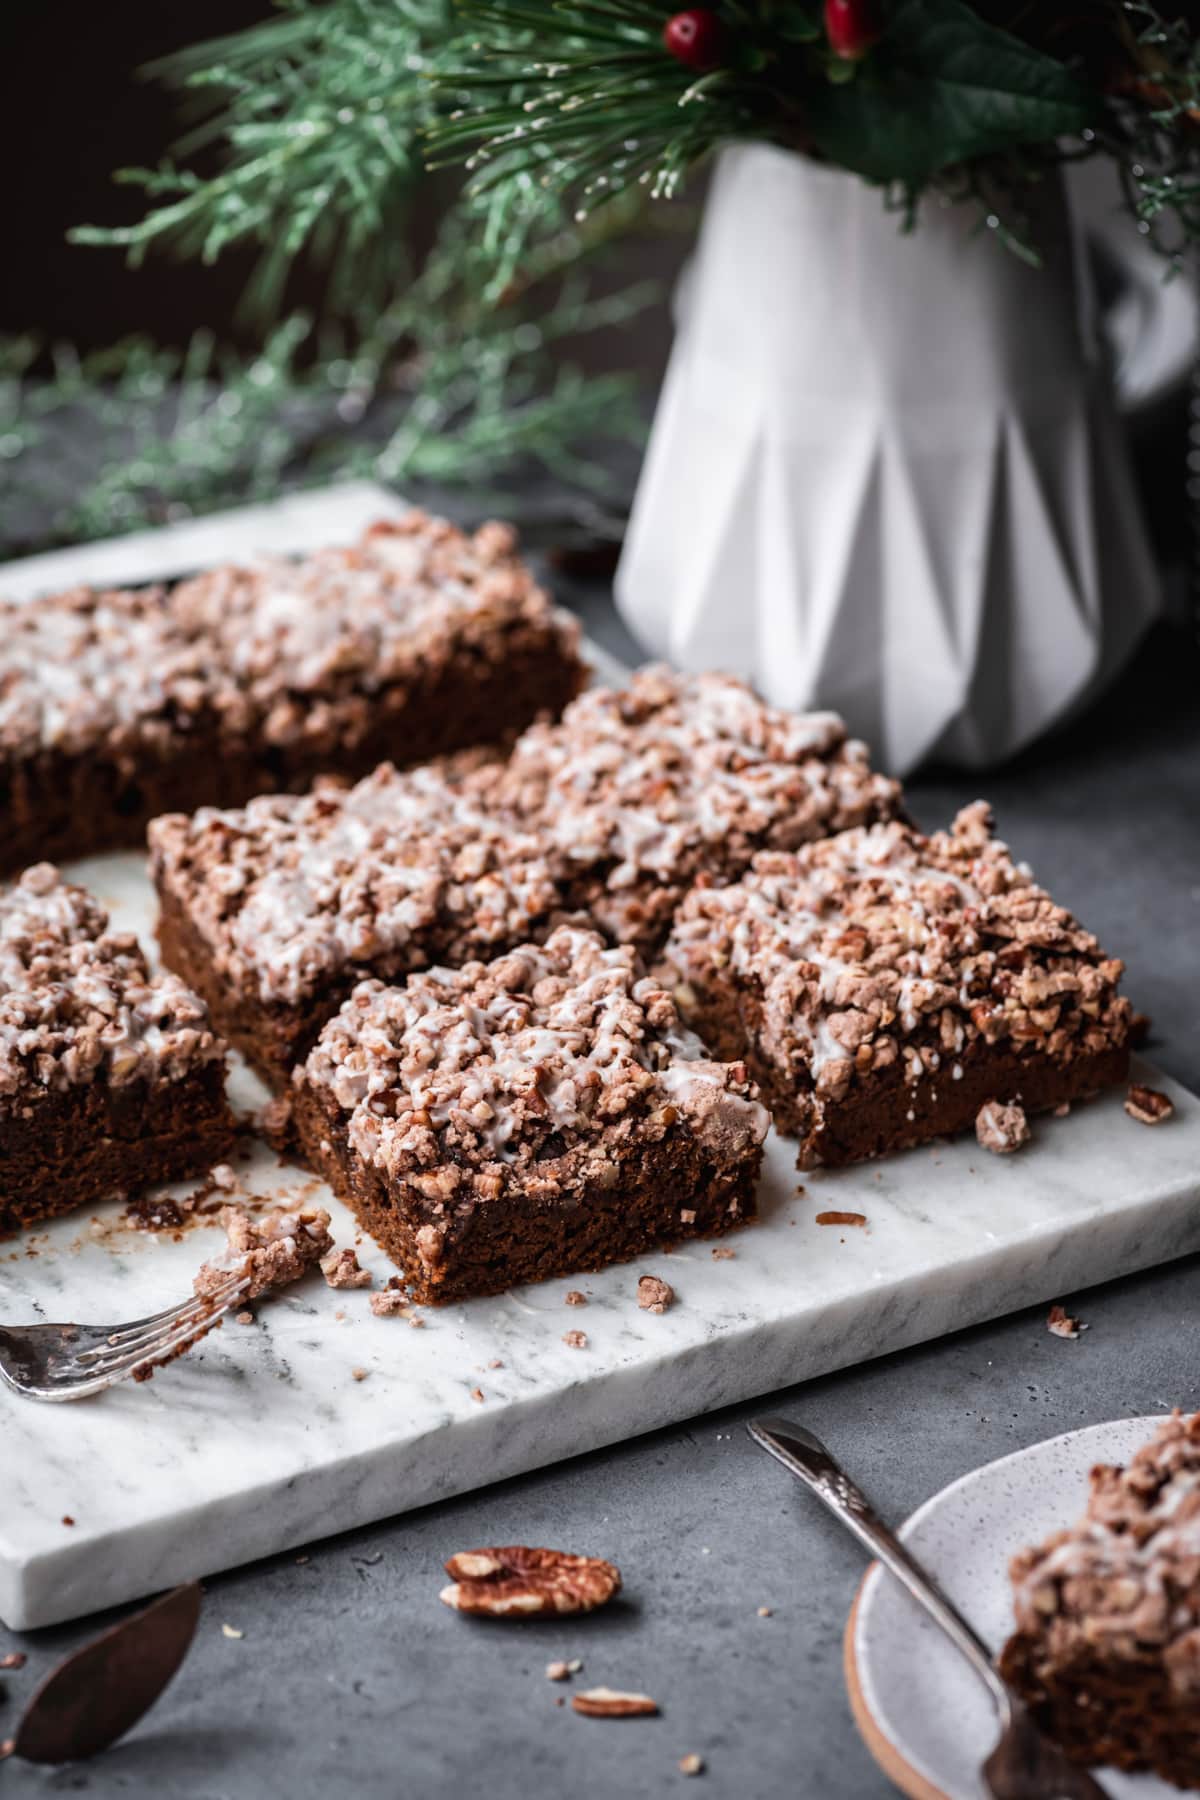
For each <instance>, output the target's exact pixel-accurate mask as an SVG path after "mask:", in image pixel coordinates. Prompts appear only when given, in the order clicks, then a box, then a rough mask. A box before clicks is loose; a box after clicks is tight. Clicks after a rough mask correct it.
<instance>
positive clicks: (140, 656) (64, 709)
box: [0, 512, 584, 869]
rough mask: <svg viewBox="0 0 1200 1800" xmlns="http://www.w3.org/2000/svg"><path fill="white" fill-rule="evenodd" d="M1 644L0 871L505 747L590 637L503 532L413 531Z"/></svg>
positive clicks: (14, 635)
mask: <svg viewBox="0 0 1200 1800" xmlns="http://www.w3.org/2000/svg"><path fill="white" fill-rule="evenodd" d="M2 587H3V574H2V572H0V589H2ZM0 633H2V636H3V643H4V658H3V668H2V669H0V868H3V869H14V868H20V867H21V866H22V865H23V864H25V863H28V862H34V861H37V860H38V859H39V858H41V857H45V856H82V855H86V854H87V853H88V852H89V851H91V850H97V849H113V848H117V847H119V846H121V845H138V844H140V843H141V842H142V839H143V837H144V834H145V827H146V824H147V821H148V820H149V819H151V818H153V817H154V816H155V814H157V813H163V812H172V811H185V812H191V811H193V810H194V809H195V808H196V807H198V806H202V805H213V806H236V805H240V804H241V803H242V802H243V801H245V800H248V799H249V798H250V797H251V796H252V795H254V794H260V793H266V792H273V791H276V790H281V789H282V790H289V791H294V792H299V791H302V790H303V789H304V788H306V787H308V786H309V785H310V784H311V782H312V780H313V778H314V776H315V775H317V774H320V773H330V774H335V773H336V774H339V775H343V776H349V777H353V776H357V775H363V774H366V773H367V772H368V771H369V770H370V769H373V768H374V767H375V765H376V764H377V763H378V762H381V761H382V760H384V758H388V759H390V760H391V761H393V762H397V763H407V762H417V761H423V760H424V759H426V758H427V757H431V756H435V755H439V754H443V753H445V752H448V751H452V750H455V749H458V748H460V747H462V746H464V745H468V744H481V743H485V742H491V741H493V740H500V739H509V738H511V737H512V736H514V735H515V734H516V732H518V731H519V730H520V729H521V728H522V727H523V726H525V725H527V724H528V723H529V722H530V720H531V719H533V718H535V717H537V715H538V714H539V713H542V712H546V713H557V712H558V711H559V710H560V709H561V707H562V706H563V705H564V704H565V703H566V701H567V700H569V699H570V698H571V696H572V694H574V693H576V692H577V691H578V689H579V687H580V686H581V684H582V681H583V676H584V669H583V665H582V664H581V662H580V659H579V648H578V645H579V632H578V627H577V626H576V625H575V624H574V622H573V621H571V620H570V618H569V617H568V616H567V615H566V614H564V613H562V612H560V611H558V610H557V609H556V608H555V607H553V606H552V605H551V603H550V601H549V599H548V597H547V596H546V594H545V593H544V592H543V591H542V590H541V589H540V588H539V587H538V585H537V583H536V582H535V581H534V578H533V576H532V574H531V573H530V571H529V569H528V568H527V567H526V565H525V564H524V562H523V561H522V560H521V558H520V557H519V555H518V554H517V546H516V534H515V533H514V532H513V531H512V529H511V528H510V527H508V526H506V525H499V524H490V525H484V526H481V527H480V529H479V530H478V531H476V532H474V533H473V534H470V535H468V534H466V533H464V532H461V531H459V530H457V529H456V528H455V527H454V526H453V525H449V524H447V523H446V521H445V520H442V519H434V518H431V517H430V516H429V515H428V514H426V513H422V512H412V513H409V514H408V515H407V516H406V517H404V518H403V519H401V520H400V521H399V522H397V523H383V524H379V525H375V526H373V527H372V528H371V529H370V530H368V531H367V532H365V533H364V534H363V536H362V537H361V538H360V540H359V542H358V543H357V544H354V545H351V546H348V547H339V548H330V549H325V550H318V551H316V552H314V553H312V554H310V555H307V556H303V557H297V558H287V557H278V556H275V557H260V558H257V559H256V560H254V561H252V562H249V563H246V564H244V565H230V566H227V567H224V568H218V569H213V570H210V571H208V572H207V573H205V574H202V575H197V576H196V577H194V578H193V579H191V580H188V581H183V582H180V583H179V584H178V585H177V586H175V587H172V588H165V587H161V586H159V587H152V588H144V589H140V590H129V591H126V590H107V591H102V590H97V589H91V588H76V589H72V590H71V591H70V592H68V593H62V594H52V595H47V596H45V597H43V598H39V599H35V600H32V601H29V602H24V603H18V602H15V601H4V600H2V599H0Z"/></svg>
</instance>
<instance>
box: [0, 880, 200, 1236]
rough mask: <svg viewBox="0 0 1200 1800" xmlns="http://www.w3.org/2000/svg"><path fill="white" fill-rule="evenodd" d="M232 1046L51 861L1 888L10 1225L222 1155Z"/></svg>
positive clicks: (2, 1106)
mask: <svg viewBox="0 0 1200 1800" xmlns="http://www.w3.org/2000/svg"><path fill="white" fill-rule="evenodd" d="M233 1132H234V1122H233V1117H232V1115H231V1113H230V1111H229V1108H228V1106H227V1104H226V1100H225V1046H224V1045H223V1044H222V1043H221V1041H220V1039H219V1038H217V1037H216V1036H214V1034H213V1032H212V1030H211V1029H210V1027H209V1019H208V1012H207V1009H206V1008H205V1006H204V1003H203V1002H202V1001H201V1000H199V999H198V998H197V996H196V995H195V994H193V993H192V992H191V991H190V990H189V989H188V988H186V987H185V986H184V984H183V983H182V981H180V980H178V979H177V977H175V976H174V975H164V976H158V977H155V976H151V974H150V971H149V968H148V967H147V964H146V959H145V957H144V955H143V954H142V951H141V949H140V947H139V945H138V943H137V940H136V939H135V938H133V937H132V936H130V935H129V934H128V933H126V932H114V931H110V930H109V926H108V915H107V914H106V913H105V911H104V908H103V907H102V906H101V905H100V904H99V902H98V901H96V900H94V899H93V898H92V896H91V895H90V894H89V893H87V892H86V891H85V889H83V888H80V887H72V886H71V885H69V884H68V883H67V882H65V881H64V880H63V879H62V877H61V876H60V875H59V873H58V871H57V870H56V869H55V868H53V867H51V865H50V864H48V863H40V864H37V865H35V867H33V868H31V869H27V870H26V871H25V873H24V874H23V875H22V876H21V878H20V880H19V881H18V882H16V884H15V885H14V886H12V887H10V888H8V889H6V890H4V891H3V892H0V1231H13V1230H16V1229H17V1228H18V1227H20V1226H23V1225H28V1224H31V1223H32V1222H33V1221H34V1220H37V1219H44V1218H50V1217H51V1216H52V1215H54V1214H56V1213H63V1212H68V1211H69V1210H70V1209H71V1208H72V1207H76V1206H82V1205H84V1204H85V1203H87V1202H89V1201H91V1202H95V1201H99V1200H103V1199H105V1198H107V1197H108V1196H109V1195H112V1194H116V1193H133V1192H136V1191H137V1190H138V1189H140V1188H143V1187H147V1186H149V1185H150V1184H151V1183H153V1182H156V1181H172V1180H175V1179H177V1178H179V1177H182V1176H185V1175H192V1174H196V1173H198V1172H199V1171H201V1170H203V1169H207V1168H209V1167H211V1165H212V1164H213V1163H214V1162H218V1161H219V1160H220V1158H221V1157H222V1156H223V1155H224V1154H225V1152H226V1151H227V1150H228V1148H229V1146H230V1144H231V1143H232V1141H233Z"/></svg>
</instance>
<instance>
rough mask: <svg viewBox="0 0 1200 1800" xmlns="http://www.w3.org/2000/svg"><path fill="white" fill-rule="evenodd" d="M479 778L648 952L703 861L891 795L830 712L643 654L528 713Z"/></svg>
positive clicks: (734, 863) (745, 859)
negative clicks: (497, 763) (789, 703)
mask: <svg viewBox="0 0 1200 1800" xmlns="http://www.w3.org/2000/svg"><path fill="white" fill-rule="evenodd" d="M478 779H479V780H480V782H481V783H482V784H483V785H484V786H486V787H488V788H490V789H491V790H492V792H493V796H494V804H497V805H499V806H502V807H505V808H508V809H510V810H511V811H512V812H513V814H514V815H515V816H516V817H517V818H519V819H521V820H522V821H523V822H525V823H527V824H529V825H531V826H533V827H534V828H536V829H537V830H538V832H539V833H540V835H541V836H542V837H543V839H544V841H545V843H546V845H547V847H548V848H549V849H550V850H552V851H553V852H554V854H555V855H556V856H557V857H558V859H559V861H560V862H561V865H562V869H563V876H564V880H565V882H566V885H567V892H568V894H569V903H570V905H571V906H572V907H576V908H579V909H580V910H582V911H584V912H587V913H589V914H590V915H591V917H592V918H594V919H595V920H596V921H597V922H598V923H599V924H600V925H601V927H602V928H603V929H604V930H605V931H606V932H607V933H608V934H609V936H610V937H612V938H614V939H616V940H617V941H618V942H621V943H632V944H636V945H637V946H638V948H639V949H640V950H641V951H642V952H643V953H644V954H649V953H651V952H652V951H654V950H656V949H658V948H659V947H660V946H661V943H662V940H663V938H664V936H665V935H666V931H667V928H668V926H669V924H670V921H671V915H672V913H673V912H674V909H675V907H676V906H677V905H678V903H679V901H680V899H681V898H682V896H683V894H684V893H685V892H686V890H687V889H688V888H689V887H690V886H691V884H692V882H693V881H695V880H696V878H697V877H698V876H699V875H700V874H701V872H704V873H707V874H710V875H712V876H713V877H714V878H715V879H718V880H723V881H729V880H732V879H733V878H734V877H735V876H737V875H740V874H741V873H742V871H743V870H744V869H745V868H746V866H747V864H748V863H749V861H750V858H751V856H752V855H753V854H754V852H755V851H756V850H764V849H768V848H770V849H781V850H790V849H794V848H795V847H796V846H797V845H798V844H803V843H807V842H809V841H810V840H811V839H814V838H821V837H827V836H828V835H829V834H830V833H831V832H835V831H841V830H843V829H845V828H847V827H849V826H852V825H864V824H869V823H871V822H872V821H873V820H876V819H885V818H890V817H891V816H893V815H894V814H896V813H897V812H898V811H899V810H900V806H901V796H900V789H899V786H898V784H897V783H896V782H894V781H891V780H889V779H888V778H887V777H886V776H883V775H878V774H876V773H875V772H874V771H873V770H872V769H871V767H870V764H869V762H868V760H867V752H866V749H865V747H864V746H863V745H862V744H860V743H857V742H855V741H853V740H851V739H848V738H847V736H846V728H845V726H844V725H843V723H842V721H841V720H840V719H839V718H838V717H837V716H836V714H834V713H801V714H797V713H788V712H782V711H780V710H779V709H778V708H777V707H771V706H768V705H766V703H765V702H764V701H762V700H760V699H759V698H758V697H757V695H756V694H754V693H753V691H752V690H751V689H750V688H748V687H747V686H746V685H745V684H744V683H743V682H741V681H735V680H734V679H733V678H732V677H731V676H727V675H677V674H676V673H674V671H672V670H670V669H667V668H663V667H659V666H650V667H647V668H644V669H641V670H639V671H638V673H637V674H636V675H634V677H633V679H632V680H631V681H630V683H629V685H628V687H625V688H593V689H591V690H589V691H588V692H587V693H585V694H581V695H580V696H579V698H578V699H577V700H575V701H573V702H572V704H571V705H570V706H569V707H568V708H567V710H566V712H565V713H564V715H563V718H562V720H561V722H560V723H558V724H553V723H539V724H536V725H534V726H532V727H531V728H530V729H529V730H528V731H526V732H525V733H524V734H523V735H522V737H521V738H520V739H519V740H518V742H517V745H516V747H515V749H514V751H513V754H512V757H511V759H510V760H509V762H508V764H507V765H505V766H503V767H500V768H491V769H485V770H483V771H482V772H481V774H480V776H479V778H478Z"/></svg>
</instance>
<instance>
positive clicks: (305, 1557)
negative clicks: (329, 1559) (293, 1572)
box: [296, 1554, 310, 1564]
mask: <svg viewBox="0 0 1200 1800" xmlns="http://www.w3.org/2000/svg"><path fill="white" fill-rule="evenodd" d="M308 1561H310V1558H309V1557H308V1555H307V1554H305V1555H303V1556H298V1557H297V1558H296V1562H297V1563H299V1564H303V1563H306V1562H308Z"/></svg>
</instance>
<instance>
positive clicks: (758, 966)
mask: <svg viewBox="0 0 1200 1800" xmlns="http://www.w3.org/2000/svg"><path fill="white" fill-rule="evenodd" d="M664 954H665V959H666V964H667V967H668V968H669V970H670V971H671V975H672V978H673V980H674V982H675V984H676V985H675V993H676V997H677V999H678V1001H679V1004H680V1008H681V1010H682V1012H683V1014H684V1017H685V1018H686V1019H687V1021H688V1023H689V1024H691V1025H692V1026H693V1027H694V1028H695V1029H696V1030H697V1031H699V1032H700V1034H701V1035H702V1037H703V1038H704V1039H705V1041H706V1042H707V1043H708V1044H709V1045H710V1046H711V1048H712V1050H713V1052H714V1054H715V1055H718V1056H723V1057H731V1056H742V1057H744V1058H745V1061H746V1064H747V1067H748V1068H749V1070H750V1073H751V1075H752V1077H753V1079H754V1080H755V1081H757V1082H758V1083H759V1085H760V1086H761V1088H762V1090H763V1095H764V1098H765V1099H766V1101H767V1104H768V1105H769V1106H770V1107H771V1109H772V1111H773V1113H774V1115H775V1120H776V1123H777V1124H778V1125H779V1127H780V1129H781V1130H784V1131H787V1132H791V1133H793V1134H794V1135H795V1136H797V1137H798V1138H799V1139H800V1164H801V1167H804V1168H808V1167H812V1166H815V1165H817V1164H820V1163H828V1164H836V1163H846V1162H853V1161H856V1160H857V1159H859V1158H861V1157H869V1156H878V1155H880V1154H882V1153H883V1152H885V1151H889V1150H895V1149H897V1148H899V1147H901V1146H903V1145H907V1144H916V1143H920V1142H922V1141H924V1140H925V1139H928V1138H930V1137H935V1136H940V1135H942V1134H945V1133H952V1132H957V1131H963V1130H967V1129H969V1128H970V1127H971V1126H972V1125H973V1124H974V1123H975V1120H976V1117H977V1115H978V1114H979V1113H980V1111H981V1109H983V1108H984V1107H985V1106H986V1105H987V1104H988V1103H990V1102H1002V1103H1008V1104H1013V1105H1019V1106H1020V1107H1022V1108H1023V1109H1024V1110H1025V1111H1027V1112H1039V1111H1044V1110H1047V1109H1050V1108H1054V1107H1057V1106H1060V1105H1062V1104H1063V1103H1065V1102H1068V1101H1071V1100H1074V1099H1077V1098H1079V1097H1080V1096H1082V1095H1086V1094H1090V1093H1092V1092H1094V1091H1095V1090H1096V1089H1098V1088H1101V1087H1103V1086H1105V1085H1106V1084H1108V1083H1111V1082H1118V1081H1122V1080H1124V1079H1125V1076H1126V1074H1127V1070H1128V1060H1129V1051H1128V1035H1129V1023H1130V1016H1131V1014H1130V1007H1129V1003H1128V1001H1127V1000H1125V999H1123V998H1122V997H1121V996H1120V995H1119V993H1118V991H1117V984H1118V981H1119V979H1120V976H1121V973H1122V965H1121V964H1120V963H1119V962H1117V961H1116V960H1115V959H1113V958H1111V957H1108V956H1106V955H1105V953H1104V952H1103V950H1102V949H1101V948H1100V946H1099V944H1098V943H1097V942H1096V939H1095V938H1094V937H1093V936H1092V935H1091V933H1090V932H1088V931H1086V930H1085V929H1084V927H1083V926H1082V925H1080V924H1079V923H1078V922H1077V921H1076V920H1075V919H1074V918H1072V916H1071V914H1070V913H1069V912H1067V911H1066V910H1065V909H1064V908H1063V907H1061V906H1059V905H1057V904H1056V903H1055V902H1054V901H1053V900H1052V899H1051V897H1050V895H1049V894H1047V893H1046V892H1045V890H1044V889H1042V888H1040V887H1038V886H1037V884H1036V883H1035V881H1034V880H1033V877H1032V876H1031V875H1030V874H1029V872H1028V870H1027V869H1025V868H1023V867H1022V866H1021V865H1019V864H1017V863H1014V862H1013V860H1012V858H1011V857H1010V855H1009V853H1008V850H1007V848H1006V846H1005V845H1004V844H1002V843H1001V842H1000V841H999V840H998V839H997V838H995V837H993V836H992V834H991V821H990V814H989V811H988V808H987V807H986V806H985V805H984V804H983V802H978V803H977V804H976V805H974V806H971V807H967V808H966V809H965V810H964V811H963V812H960V813H959V815H958V817H957V819H956V820H955V822H954V826H953V829H952V830H951V831H948V832H936V833H935V834H934V835H933V836H931V837H924V836H922V835H921V834H920V833H919V832H917V831H914V830H913V829H912V828H911V827H910V826H908V825H905V824H903V823H901V822H899V821H891V822H889V823H887V824H882V825H876V826H872V827H869V828H866V829H861V830H854V831H848V832H844V833H841V834H839V835H838V836H837V837H832V838H828V839H826V840H825V841H824V842H821V843H816V844H810V845H807V846H805V847H804V848H802V849H800V850H798V851H795V852H792V853H786V852H764V853H762V854H760V855H759V856H757V857H755V859H754V861H753V863H752V865H751V868H750V869H749V871H748V872H747V873H746V874H745V875H744V876H743V877H742V879H741V880H740V881H736V882H733V883H731V884H730V885H728V886H724V887H720V886H709V885H697V887H695V888H694V889H693V891H692V892H691V893H690V894H689V895H688V897H687V899H686V900H685V901H684V903H683V905H682V906H681V908H680V910H679V913H678V916H677V919H676V923H675V927H674V930H673V932H672V935H671V938H670V940H669V942H668V944H667V946H666V950H665V953H664Z"/></svg>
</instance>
